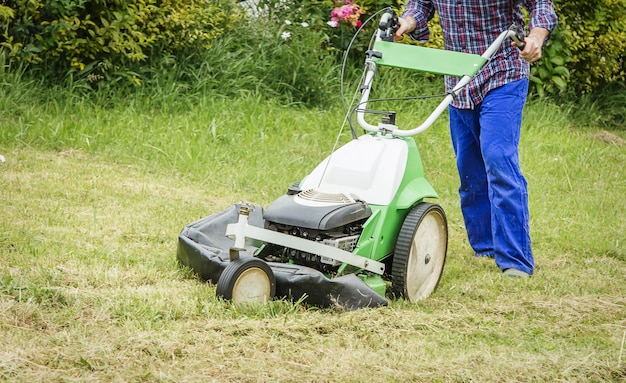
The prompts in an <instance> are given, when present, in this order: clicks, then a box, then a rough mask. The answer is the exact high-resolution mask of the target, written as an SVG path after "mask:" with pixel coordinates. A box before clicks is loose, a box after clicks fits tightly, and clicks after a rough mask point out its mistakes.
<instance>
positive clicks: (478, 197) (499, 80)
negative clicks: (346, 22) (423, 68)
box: [395, 0, 557, 277]
mask: <svg viewBox="0 0 626 383" xmlns="http://www.w3.org/2000/svg"><path fill="white" fill-rule="evenodd" d="M522 6H525V7H526V8H527V10H528V12H529V14H530V23H529V30H530V33H529V34H528V36H527V37H526V38H525V39H524V43H525V46H524V49H523V50H521V51H520V50H519V49H518V48H517V47H516V46H515V43H512V44H508V43H504V44H503V45H502V46H501V48H500V49H499V50H498V51H497V52H496V53H495V55H494V56H493V58H492V59H491V61H490V62H489V63H487V65H486V66H485V67H484V68H482V69H481V71H480V72H479V73H478V74H477V75H476V77H475V78H474V79H472V81H471V82H470V84H468V85H467V86H466V87H465V88H464V89H463V90H462V91H461V93H460V94H459V96H458V97H457V98H456V99H455V100H454V101H453V102H452V104H451V106H450V107H449V116H450V133H451V137H452V144H453V147H454V152H455V155H456V164H457V169H458V172H459V177H460V181H461V184H460V187H459V195H460V200H461V210H462V212H463V219H464V221H465V227H466V231H467V236H468V239H469V242H470V245H471V246H472V248H473V250H474V255H475V256H477V257H493V258H495V262H496V264H497V265H498V267H499V268H500V269H501V270H502V271H503V273H504V275H507V276H512V277H529V276H530V275H532V274H533V271H534V259H533V254H532V250H531V243H530V234H529V225H528V221H529V213H528V189H527V184H526V180H525V178H524V176H523V175H522V172H521V170H520V165H519V154H518V145H519V139H520V130H521V123H522V109H523V107H524V103H525V102H526V96H527V92H528V74H529V71H530V63H532V62H534V61H537V60H538V59H540V58H541V50H542V47H543V45H544V42H545V41H546V39H547V38H548V36H549V34H550V32H551V31H552V30H553V29H554V28H555V27H556V24H557V16H556V14H555V13H554V6H553V4H552V1H551V0H409V1H408V3H407V7H406V10H405V12H404V13H403V15H402V17H401V18H400V20H399V24H400V27H399V28H398V30H397V32H396V36H395V37H396V38H397V39H400V38H402V35H403V34H404V33H408V34H409V36H410V37H411V38H413V39H415V40H419V41H425V40H428V38H429V34H430V33H429V30H428V25H427V22H428V20H430V19H431V18H432V17H433V15H434V12H435V11H436V12H437V13H438V14H439V18H440V23H441V28H442V30H443V36H444V43H445V47H446V49H448V50H453V51H458V52H467V53H473V54H482V53H483V52H484V51H485V50H486V49H487V47H488V46H489V45H490V44H491V43H492V42H493V41H495V39H496V38H497V36H498V35H499V34H500V32H503V31H505V30H507V29H508V28H509V27H510V26H511V25H516V26H518V27H520V28H523V26H524V20H523V16H522ZM445 82H446V90H447V91H451V90H452V89H454V86H455V85H456V83H457V82H458V79H457V78H453V77H446V79H445Z"/></svg>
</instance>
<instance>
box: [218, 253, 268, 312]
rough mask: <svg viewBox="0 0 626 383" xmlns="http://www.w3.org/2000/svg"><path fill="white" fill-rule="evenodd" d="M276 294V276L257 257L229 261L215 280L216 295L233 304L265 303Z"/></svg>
mask: <svg viewBox="0 0 626 383" xmlns="http://www.w3.org/2000/svg"><path fill="white" fill-rule="evenodd" d="M275 294H276V278H275V277H274V273H273V272H272V269H271V268H270V267H269V265H268V264H267V263H266V262H264V261H263V260H261V259H259V258H251V257H246V258H238V259H236V260H234V261H231V262H230V263H229V264H228V266H226V268H225V269H224V271H222V275H221V276H220V279H219V280H218V281H217V290H216V295H217V296H218V297H220V298H222V299H225V300H232V301H233V303H235V304H241V303H253V304H254V303H265V302H267V301H269V300H271V299H272V298H274V295H275Z"/></svg>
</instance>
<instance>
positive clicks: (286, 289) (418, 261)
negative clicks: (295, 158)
mask: <svg viewBox="0 0 626 383" xmlns="http://www.w3.org/2000/svg"><path fill="white" fill-rule="evenodd" d="M396 29H397V16H396V15H395V13H394V12H393V11H390V10H387V11H385V13H384V14H383V15H382V17H381V19H380V23H379V28H378V29H377V31H376V33H375V37H374V39H373V40H374V43H373V46H372V47H371V49H369V50H368V51H367V53H366V57H365V70H364V74H363V77H362V79H361V84H360V86H359V90H360V92H361V94H360V100H359V102H358V104H357V106H356V108H354V113H356V120H357V121H358V123H359V125H360V126H361V127H362V128H363V129H364V131H365V133H364V134H363V135H361V136H358V137H357V136H356V134H354V131H353V136H354V139H353V140H351V141H350V142H348V143H347V144H345V145H344V146H342V147H340V148H338V149H337V150H334V151H333V152H332V153H331V154H330V155H329V156H328V157H327V158H326V159H325V160H323V161H322V162H321V163H320V164H319V165H317V167H315V168H314V169H313V170H312V171H311V172H310V173H309V174H308V175H307V176H306V177H304V178H303V179H302V180H301V181H300V182H297V183H296V184H294V185H292V186H291V187H289V188H288V191H287V193H286V194H285V195H283V196H281V197H279V198H278V199H277V200H276V201H275V202H273V203H272V204H271V205H270V206H269V207H267V209H264V208H262V207H260V206H256V205H253V204H247V203H240V204H236V205H233V206H232V207H231V208H229V209H227V210H225V211H223V212H220V213H217V214H213V215H211V216H209V217H206V218H203V219H201V220H199V221H197V222H194V223H192V224H190V225H188V226H187V227H185V228H184V229H183V231H182V232H181V234H180V236H179V245H178V252H177V256H178V260H179V262H180V263H181V264H182V265H185V266H188V267H190V268H192V269H193V270H194V271H195V272H196V273H198V274H199V275H200V277H202V278H203V279H205V280H208V281H210V282H212V283H214V284H216V285H217V289H216V293H217V295H218V296H219V297H222V298H224V299H226V300H232V301H233V302H235V303H237V304H239V303H262V302H266V301H269V300H271V299H273V298H274V297H275V296H278V297H288V298H292V299H298V300H303V301H304V302H306V303H309V304H312V305H317V306H322V307H330V306H337V305H338V306H341V307H343V308H345V309H356V308H361V307H375V306H381V305H386V304H387V303H388V301H387V298H386V297H387V296H392V297H397V298H400V297H401V298H404V299H405V300H408V301H418V300H420V299H424V298H426V297H428V296H429V295H430V294H431V293H432V292H433V291H434V290H435V289H436V287H437V285H438V283H439V280H440V278H441V276H442V273H443V269H444V265H445V260H446V253H447V248H448V225H447V220H446V215H445V213H444V210H443V209H442V208H441V206H439V205H438V204H436V203H432V202H427V199H435V198H437V193H436V192H435V190H434V189H433V187H432V186H431V184H430V183H429V182H428V181H427V180H426V178H425V177H424V169H423V166H422V161H421V158H420V154H419V151H418V148H417V145H416V143H415V140H414V138H413V136H415V135H417V134H419V133H422V132H424V131H425V130H426V129H428V128H429V127H430V126H431V125H432V124H433V122H434V121H435V120H436V119H437V118H438V117H439V116H440V115H441V113H443V111H444V110H446V108H447V107H448V105H449V104H450V103H451V102H452V100H453V98H454V97H455V96H456V94H458V93H459V92H460V91H461V89H462V88H463V86H465V85H466V84H468V83H469V82H470V80H471V79H472V77H473V76H474V75H475V74H476V73H477V72H478V71H479V70H480V68H482V67H483V66H484V65H485V64H486V63H487V62H488V60H489V59H490V57H491V56H492V55H493V54H494V53H495V52H496V50H497V49H498V48H499V46H500V45H501V44H502V43H503V42H504V41H505V40H506V39H507V38H509V37H513V38H514V39H516V40H518V41H521V40H523V38H522V37H521V36H520V32H519V31H518V30H516V29H513V28H512V29H510V30H508V31H505V32H503V33H501V34H500V36H499V37H498V38H497V39H496V41H494V43H493V44H492V45H491V46H490V47H489V48H488V49H487V51H486V52H485V53H484V54H483V55H473V54H466V53H458V52H451V51H445V50H439V49H432V48H425V47H419V46H414V45H408V44H400V43H396V42H394V41H393V33H394V31H395V30H396ZM381 65H382V66H391V67H397V68H403V69H409V70H417V71H421V72H428V73H435V74H439V75H450V76H456V77H460V78H461V80H460V83H459V85H458V87H457V88H456V89H455V91H454V92H452V93H450V94H447V95H445V96H443V101H441V103H440V104H439V105H438V106H437V108H436V109H435V110H434V111H433V112H432V113H431V114H430V116H429V117H428V118H427V119H426V120H425V121H424V122H423V123H422V124H421V125H419V126H418V127H416V128H414V129H410V130H403V129H400V128H399V127H398V126H396V125H395V114H394V113H393V112H374V111H370V110H368V109H367V105H368V101H369V96H370V91H371V89H372V82H373V79H374V76H375V74H376V71H377V67H378V66H381ZM350 113H352V111H351V112H350ZM368 114H376V115H378V116H380V115H382V116H383V117H382V118H380V120H381V122H380V123H378V124H376V125H373V124H370V123H369V122H367V121H366V118H365V117H366V115H368ZM369 118H372V117H369Z"/></svg>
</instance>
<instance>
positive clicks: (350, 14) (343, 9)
mask: <svg viewBox="0 0 626 383" xmlns="http://www.w3.org/2000/svg"><path fill="white" fill-rule="evenodd" d="M341 3H342V4H341V5H339V6H337V7H336V8H334V9H333V10H332V11H331V12H330V15H331V18H330V20H329V21H328V25H330V26H331V27H333V28H338V27H339V24H340V23H345V24H349V25H352V26H353V27H355V28H361V26H362V25H363V22H362V21H361V20H360V18H361V15H363V14H365V11H364V10H362V9H361V7H360V6H359V5H358V4H356V3H354V2H353V0H343V1H341ZM336 5H338V4H336Z"/></svg>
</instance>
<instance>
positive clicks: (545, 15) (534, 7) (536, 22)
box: [524, 0, 558, 32]
mask: <svg viewBox="0 0 626 383" xmlns="http://www.w3.org/2000/svg"><path fill="white" fill-rule="evenodd" d="M524 4H525V6H526V8H527V9H528V11H529V12H530V22H529V24H528V29H529V30H532V29H533V28H537V27H539V28H544V29H547V30H548V31H550V32H552V31H553V30H554V28H556V25H557V22H558V17H557V15H556V13H555V12H554V4H553V3H552V0H524Z"/></svg>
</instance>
